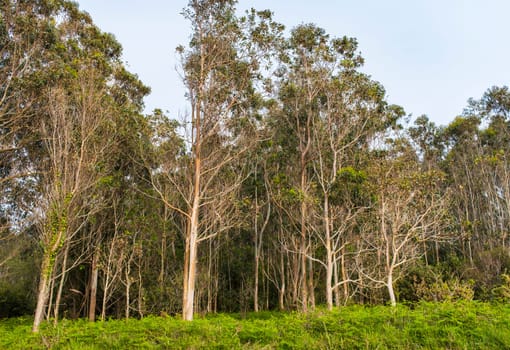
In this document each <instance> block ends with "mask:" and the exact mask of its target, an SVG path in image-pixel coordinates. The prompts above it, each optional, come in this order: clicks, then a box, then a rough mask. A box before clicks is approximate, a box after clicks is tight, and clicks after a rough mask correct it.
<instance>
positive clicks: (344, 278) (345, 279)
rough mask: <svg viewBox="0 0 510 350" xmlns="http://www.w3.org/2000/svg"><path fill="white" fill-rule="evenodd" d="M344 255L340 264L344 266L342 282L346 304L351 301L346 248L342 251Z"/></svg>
mask: <svg viewBox="0 0 510 350" xmlns="http://www.w3.org/2000/svg"><path fill="white" fill-rule="evenodd" d="M340 254H342V256H341V258H340V264H341V265H342V266H341V267H342V282H343V288H344V303H346V302H347V300H348V299H349V283H347V267H346V266H345V248H342V250H341V251H340Z"/></svg>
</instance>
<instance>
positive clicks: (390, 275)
mask: <svg viewBox="0 0 510 350" xmlns="http://www.w3.org/2000/svg"><path fill="white" fill-rule="evenodd" d="M387 286H388V294H389V295H390V304H391V306H397V299H396V298H395V291H394V289H393V271H391V270H390V271H389V272H388V282H387Z"/></svg>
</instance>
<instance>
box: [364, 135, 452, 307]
mask: <svg viewBox="0 0 510 350" xmlns="http://www.w3.org/2000/svg"><path fill="white" fill-rule="evenodd" d="M388 142H390V144H389V145H388V148H387V149H386V150H380V151H376V153H375V154H374V155H375V156H376V157H375V158H374V159H373V163H372V166H371V167H370V170H369V171H368V175H369V180H368V182H367V185H368V191H369V192H370V193H372V199H371V200H372V208H371V217H372V220H373V221H371V220H367V221H366V223H365V225H363V229H362V241H363V249H362V250H361V251H360V252H359V255H358V261H359V273H360V275H362V276H363V277H364V278H365V279H367V280H369V281H371V282H373V285H374V286H376V287H381V286H384V287H386V288H387V291H388V295H389V299H390V303H391V305H392V306H394V305H396V295H395V291H394V287H395V282H396V281H397V280H398V279H399V278H401V277H402V276H403V275H404V273H405V271H406V269H407V268H408V267H409V266H411V265H412V263H413V262H414V261H416V259H418V258H420V257H421V256H423V254H424V250H423V247H424V245H423V242H428V241H431V240H445V239H448V237H447V233H448V230H447V229H448V216H447V198H448V195H447V194H445V193H444V192H443V188H442V183H443V182H444V181H445V174H444V173H443V172H441V171H439V170H430V171H422V170H421V167H420V164H419V162H418V158H417V155H416V153H415V151H414V149H413V148H412V147H411V145H410V144H409V141H408V140H406V139H404V138H397V139H395V140H391V139H390V140H388Z"/></svg>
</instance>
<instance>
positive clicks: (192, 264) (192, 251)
mask: <svg viewBox="0 0 510 350" xmlns="http://www.w3.org/2000/svg"><path fill="white" fill-rule="evenodd" d="M198 203H199V198H198V193H197V195H196V197H195V201H194V203H193V210H192V213H191V220H190V230H189V237H188V239H187V240H186V244H187V246H188V247H187V248H188V250H189V258H188V270H187V271H186V273H185V275H186V277H187V279H186V280H185V281H184V291H185V293H184V296H183V311H182V317H183V319H184V320H186V321H192V320H193V306H194V298H195V279H196V266H197V244H198V242H197V240H198V208H199V205H198Z"/></svg>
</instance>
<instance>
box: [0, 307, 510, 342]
mask: <svg viewBox="0 0 510 350" xmlns="http://www.w3.org/2000/svg"><path fill="white" fill-rule="evenodd" d="M31 321H32V320H31V319H30V318H16V319H6V320H0V349H45V348H52V349H157V348H160V349H510V305H507V304H488V303H478V302H462V303H420V304H418V305H416V306H415V307H414V308H409V307H406V306H398V307H397V308H391V307H388V306H374V307H363V306H349V307H345V308H339V309H335V310H333V311H331V312H328V311H326V310H324V309H317V310H316V311H314V312H311V313H309V314H301V313H280V312H260V313H257V314H255V313H250V314H247V315H235V314H220V315H210V316H207V317H205V318H198V319H196V320H195V321H193V322H184V321H181V320H180V319H176V318H172V317H168V318H161V317H147V318H144V319H142V320H134V319H132V320H127V321H126V320H110V321H107V322H96V323H90V322H87V321H85V320H74V321H70V320H63V321H61V322H60V323H59V325H58V326H57V327H54V326H53V325H51V324H44V325H43V327H42V329H41V332H40V333H39V334H35V335H34V334H31V332H30V327H31Z"/></svg>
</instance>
